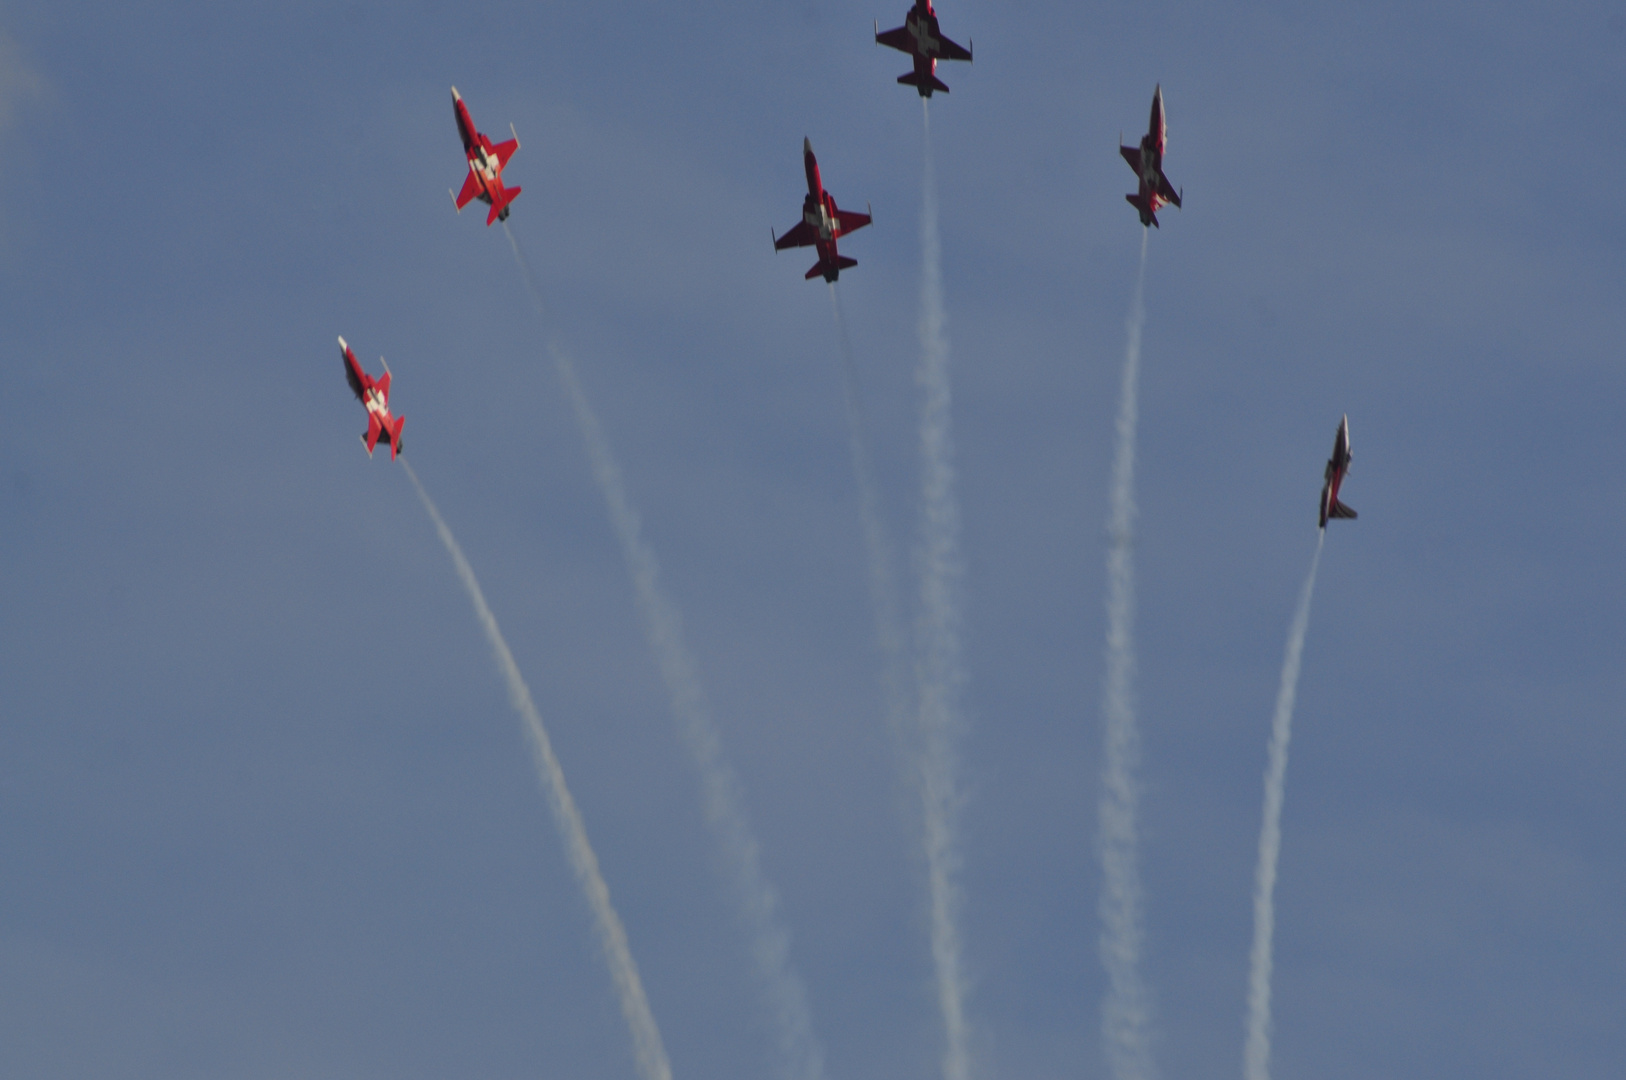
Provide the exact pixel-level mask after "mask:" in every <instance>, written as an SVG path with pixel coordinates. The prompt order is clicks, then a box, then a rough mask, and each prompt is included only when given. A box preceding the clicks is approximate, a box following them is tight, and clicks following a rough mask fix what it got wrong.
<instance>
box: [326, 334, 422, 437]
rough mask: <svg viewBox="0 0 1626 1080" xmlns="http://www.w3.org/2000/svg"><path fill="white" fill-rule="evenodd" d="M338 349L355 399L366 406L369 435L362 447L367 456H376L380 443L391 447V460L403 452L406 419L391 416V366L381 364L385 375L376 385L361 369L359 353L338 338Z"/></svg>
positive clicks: (345, 376) (380, 361)
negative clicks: (357, 360)
mask: <svg viewBox="0 0 1626 1080" xmlns="http://www.w3.org/2000/svg"><path fill="white" fill-rule="evenodd" d="M339 348H340V349H342V350H344V378H345V381H346V382H348V383H349V384H350V389H351V390H352V391H353V392H354V393H355V395H356V400H357V401H359V402H361V403H362V404H363V405H365V406H366V407H367V434H365V435H363V436H362V437H361V444H362V445H363V446H365V447H366V448H367V456H368V457H372V456H373V447H375V446H377V445H378V443H379V441H380V440H383V441H384V442H386V443H388V444H389V447H390V460H391V461H394V460H395V455H396V454H399V453H400V452H401V428H402V426H403V425H405V424H406V417H404V416H391V415H390V366H389V365H388V364H384V358H383V357H382V356H381V357H379V358H378V362H379V363H381V364H384V375H383V377H382V378H380V379H378V380H377V381H376V382H375V381H374V380H373V377H372V376H371V375H369V374H367V373H366V372H365V371H363V370H361V365H360V364H358V363H357V362H356V354H355V353H353V352H351V351H350V346H349V345H347V344H345V340H344V338H343V337H341V338H339Z"/></svg>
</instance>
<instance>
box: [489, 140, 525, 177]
mask: <svg viewBox="0 0 1626 1080" xmlns="http://www.w3.org/2000/svg"><path fill="white" fill-rule="evenodd" d="M518 149H519V140H518V139H509V140H508V141H507V142H502V143H498V144H497V145H496V146H493V147H492V148H491V152H492V153H493V154H495V155H497V169H498V171H501V170H502V168H503V167H504V166H506V165H507V164H508V159H509V158H511V157H513V156H514V151H515V150H518Z"/></svg>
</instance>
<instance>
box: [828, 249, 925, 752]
mask: <svg viewBox="0 0 1626 1080" xmlns="http://www.w3.org/2000/svg"><path fill="white" fill-rule="evenodd" d="M830 307H831V310H832V311H833V312H834V313H835V319H836V332H837V334H838V335H839V337H840V339H841V401H842V405H843V406H844V408H845V412H846V414H847V448H848V450H849V451H850V453H851V455H852V460H853V476H854V478H855V479H856V481H857V484H858V516H859V523H860V525H861V526H862V527H863V530H864V548H865V551H866V553H867V554H868V556H869V592H870V606H871V608H873V610H874V617H875V643H876V646H877V647H878V648H879V649H880V652H881V690H882V694H883V696H884V698H885V703H886V716H887V724H888V726H889V727H890V728H891V729H892V734H893V737H894V738H895V739H896V740H897V741H898V742H899V744H900V746H901V745H908V746H912V745H913V742H914V740H913V739H912V738H910V736H911V734H912V733H911V731H910V723H909V696H910V695H909V689H908V679H907V676H906V674H905V666H904V634H903V626H902V619H901V618H900V616H899V614H898V609H899V608H900V606H901V605H900V604H899V602H898V586H897V581H896V579H894V577H893V575H892V540H891V538H890V537H889V536H888V535H887V529H886V520H885V518H884V517H883V515H882V514H881V495H880V488H879V485H877V484H876V482H875V468H874V465H873V464H872V463H871V461H870V452H869V440H868V439H866V438H865V437H864V407H863V402H862V401H861V399H860V398H859V395H858V371H857V365H856V364H854V362H853V347H852V341H851V339H850V338H849V337H848V336H847V320H846V318H845V316H844V315H843V314H842V311H841V295H840V294H839V293H838V292H836V285H835V282H833V281H832V282H831V283H830ZM908 753H909V754H910V755H911V758H912V756H913V751H912V750H911V751H908Z"/></svg>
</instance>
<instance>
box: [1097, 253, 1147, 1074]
mask: <svg viewBox="0 0 1626 1080" xmlns="http://www.w3.org/2000/svg"><path fill="white" fill-rule="evenodd" d="M1145 294H1146V230H1145V228H1144V227H1143V228H1142V230H1141V241H1140V270H1139V272H1138V273H1137V275H1136V278H1135V298H1134V300H1133V302H1132V303H1131V304H1130V308H1129V323H1128V334H1129V342H1128V346H1127V347H1126V348H1125V350H1124V368H1123V383H1122V387H1121V389H1120V392H1119V393H1120V396H1119V399H1118V446H1117V450H1116V452H1115V454H1114V456H1113V461H1112V496H1111V513H1110V517H1109V520H1108V529H1109V531H1110V533H1111V537H1112V547H1111V549H1110V550H1109V551H1108V553H1107V672H1106V674H1107V680H1106V693H1105V694H1104V702H1103V705H1104V712H1105V723H1104V725H1103V731H1102V741H1103V747H1102V757H1103V762H1104V763H1103V765H1102V769H1101V806H1100V819H1101V821H1100V830H1101V834H1100V841H1099V843H1100V855H1101V899H1100V904H1099V910H1100V914H1101V962H1102V964H1103V965H1104V966H1105V967H1106V969H1107V980H1108V983H1109V986H1108V991H1107V997H1106V1001H1105V1002H1104V1003H1103V1005H1102V1008H1101V1035H1102V1038H1103V1040H1104V1042H1105V1046H1106V1053H1107V1060H1108V1062H1109V1063H1110V1065H1111V1067H1112V1075H1113V1077H1114V1080H1151V1077H1152V1076H1154V1075H1155V1074H1154V1072H1153V1068H1152V1050H1151V1024H1152V1015H1151V1014H1152V1007H1151V995H1150V993H1149V992H1148V990H1147V988H1146V985H1145V984H1144V983H1143V982H1142V981H1141V975H1140V949H1141V890H1140V866H1139V859H1140V856H1139V844H1140V840H1139V835H1138V834H1139V826H1138V824H1137V821H1136V817H1137V814H1138V805H1139V801H1140V792H1139V789H1138V786H1137V783H1136V780H1135V772H1136V769H1137V767H1138V765H1139V764H1140V733H1139V731H1138V730H1137V728H1136V724H1135V695H1134V681H1135V639H1134V633H1135V564H1134V557H1133V550H1132V542H1133V531H1134V527H1135V516H1136V513H1137V511H1136V508H1135V425H1136V423H1137V421H1138V419H1139V408H1140V406H1139V401H1138V395H1139V381H1140V338H1141V329H1142V327H1143V326H1145V323H1146V305H1145Z"/></svg>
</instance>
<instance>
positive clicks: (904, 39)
mask: <svg viewBox="0 0 1626 1080" xmlns="http://www.w3.org/2000/svg"><path fill="white" fill-rule="evenodd" d="M875 43H876V44H877V45H885V46H887V47H888V48H891V49H896V50H898V51H899V52H906V53H913V52H914V51H915V39H914V38H912V37H910V36H909V29H908V27H904V26H900V27H898V28H897V29H896V30H882V31H881V32H880V33H879V34H876V35H875ZM956 47H958V46H956Z"/></svg>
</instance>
